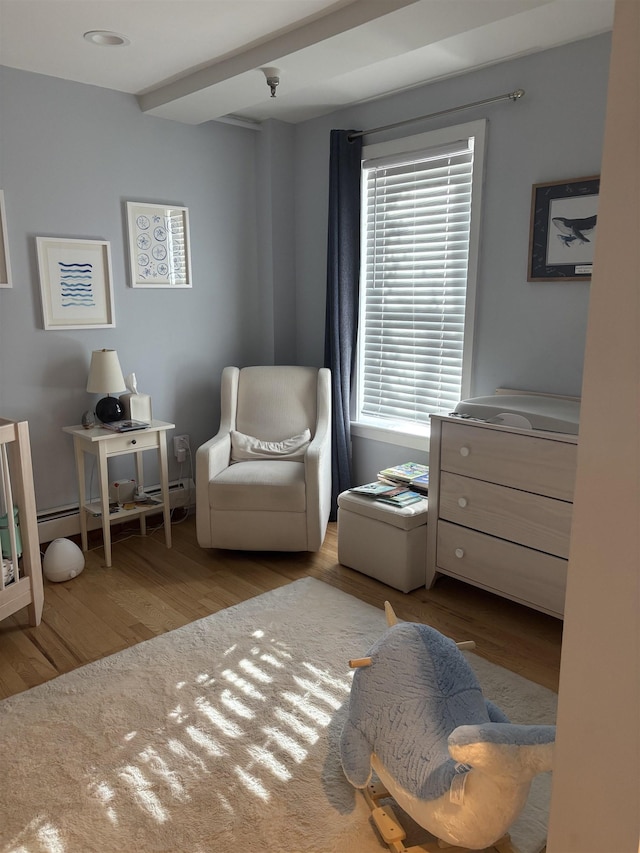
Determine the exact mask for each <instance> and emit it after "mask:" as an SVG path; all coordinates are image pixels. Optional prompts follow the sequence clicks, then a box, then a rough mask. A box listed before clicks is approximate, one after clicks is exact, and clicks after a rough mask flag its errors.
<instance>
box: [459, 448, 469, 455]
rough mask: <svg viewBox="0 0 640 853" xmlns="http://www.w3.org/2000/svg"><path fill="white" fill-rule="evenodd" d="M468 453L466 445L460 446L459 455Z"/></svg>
mask: <svg viewBox="0 0 640 853" xmlns="http://www.w3.org/2000/svg"><path fill="white" fill-rule="evenodd" d="M470 453H471V451H470V450H469V448H468V447H464V446H463V447H461V448H460V456H468V455H469V454H470Z"/></svg>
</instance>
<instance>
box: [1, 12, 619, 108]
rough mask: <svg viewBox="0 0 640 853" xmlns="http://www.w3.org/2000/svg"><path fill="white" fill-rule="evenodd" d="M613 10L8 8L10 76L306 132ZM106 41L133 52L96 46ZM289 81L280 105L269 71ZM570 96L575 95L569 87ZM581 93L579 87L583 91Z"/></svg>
mask: <svg viewBox="0 0 640 853" xmlns="http://www.w3.org/2000/svg"><path fill="white" fill-rule="evenodd" d="M613 6H614V0H339V2H335V0H0V64H2V65H7V66H10V67H13V68H20V69H23V70H25V71H34V72H37V73H39V74H48V75H51V76H53V77H62V78H64V79H66V80H76V81H79V82H82V83H89V84H92V85H94V86H102V87H105V88H108V89H115V90H117V91H121V92H128V93H130V94H134V95H136V96H137V97H138V101H139V104H140V108H141V109H142V110H143V111H145V112H148V113H150V114H152V115H157V116H162V117H165V118H170V119H175V120H177V121H181V122H186V123H188V124H199V123H201V122H204V121H209V120H211V119H221V118H227V117H229V116H232V117H237V118H238V119H240V120H243V121H253V122H260V121H264V120H265V119H268V118H277V119H280V120H281V121H287V122H293V123H295V122H299V121H305V120H307V119H310V118H314V117H316V116H319V115H323V114H325V113H329V112H332V111H333V110H335V109H338V108H340V107H343V106H347V105H348V104H351V103H355V102H361V101H364V100H368V99H372V98H377V97H380V96H382V95H385V94H389V93H391V92H396V91H400V90H402V89H406V88H409V87H412V86H416V85H420V84H422V83H425V82H429V81H432V80H437V79H442V78H445V77H450V76H453V75H455V74H460V73H462V72H464V71H467V70H469V69H472V68H479V67H481V66H484V65H489V64H492V63H495V62H499V61H501V60H504V59H508V58H513V57H516V56H521V55H524V54H527V53H532V52H534V51H539V50H545V49H547V48H549V47H554V46H557V45H561V44H566V43H568V42H571V41H576V40H578V39H582V38H587V37H589V36H592V35H597V34H598V33H602V32H605V31H607V30H610V29H611V28H612V26H613ZM90 30H108V31H114V32H116V33H119V34H122V35H124V36H126V37H127V38H128V39H129V40H130V44H129V45H127V46H119V47H105V46H97V45H93V44H89V43H88V42H87V41H85V40H84V39H83V34H84V33H85V32H87V31H90ZM268 66H275V67H277V68H278V69H279V71H280V74H279V76H280V84H279V86H278V88H277V92H276V97H275V98H271V97H270V93H269V89H268V86H267V83H266V78H265V75H264V73H263V72H262V71H261V69H262V68H264V67H268ZM558 85H559V86H563V85H566V83H565V82H563V81H561V80H559V81H558ZM571 85H576V81H573V83H572V84H571Z"/></svg>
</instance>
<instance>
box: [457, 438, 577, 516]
mask: <svg viewBox="0 0 640 853" xmlns="http://www.w3.org/2000/svg"><path fill="white" fill-rule="evenodd" d="M576 457H577V445H576V444H574V443H572V442H566V441H558V440H556V439H548V438H537V437H535V436H534V435H532V434H530V433H527V434H520V433H513V432H507V431H503V430H496V429H487V428H483V427H481V426H479V425H474V426H470V425H465V424H457V423H454V424H452V423H443V424H442V440H441V450H440V468H441V470H442V471H451V472H453V473H456V474H464V475H466V476H469V477H476V478H478V479H481V480H488V481H489V482H491V483H499V484H501V485H504V486H512V487H513V488H516V489H523V490H525V491H528V492H536V493H537V494H540V495H548V496H549V497H553V498H559V499H560V500H565V501H571V500H573V489H574V484H575V472H576Z"/></svg>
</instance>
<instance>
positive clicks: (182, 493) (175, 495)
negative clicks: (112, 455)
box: [37, 480, 196, 542]
mask: <svg viewBox="0 0 640 853" xmlns="http://www.w3.org/2000/svg"><path fill="white" fill-rule="evenodd" d="M145 492H146V494H148V495H151V496H152V497H159V496H160V485H157V486H145ZM195 495H196V490H195V483H194V482H193V480H174V481H173V482H171V483H169V500H170V503H171V509H174V508H175V507H187V508H188V509H189V511H191V509H192V508H193V507H194V506H195ZM160 509H161V508H160ZM37 518H38V539H39V541H40V542H51V541H53V540H54V539H63V538H66V537H69V536H74V535H75V534H79V533H80V506H79V504H70V505H68V506H62V507H57V508H55V509H50V510H43V511H42V512H38V513H37ZM87 528H88V529H89V530H99V529H102V522H101V519H100V518H94V517H93V516H91V515H87Z"/></svg>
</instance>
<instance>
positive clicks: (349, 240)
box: [324, 130, 362, 521]
mask: <svg viewBox="0 0 640 853" xmlns="http://www.w3.org/2000/svg"><path fill="white" fill-rule="evenodd" d="M351 133H353V131H351V130H332V131H331V153H330V163H329V237H328V247H327V308H326V317H325V333H324V365H325V367H329V368H331V385H332V388H331V399H332V412H333V414H332V451H331V452H332V500H331V515H330V519H331V521H335V520H336V518H337V510H338V506H337V498H338V495H339V494H340V493H341V492H343V491H344V490H345V489H348V488H350V487H351V485H352V481H351V423H350V417H349V399H350V396H351V378H352V375H353V367H354V360H355V342H356V334H357V331H358V289H359V280H360V165H361V156H362V137H361V136H358V137H356V138H355V139H354V140H353V141H352V142H350V141H349V138H348V137H349V134H351Z"/></svg>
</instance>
